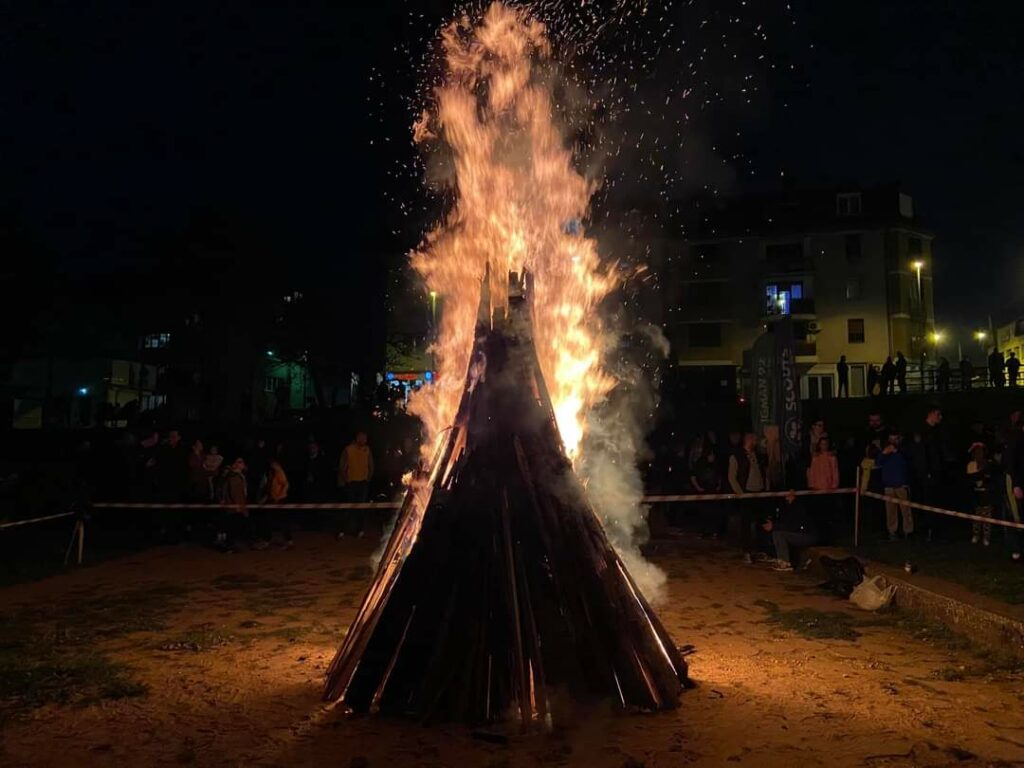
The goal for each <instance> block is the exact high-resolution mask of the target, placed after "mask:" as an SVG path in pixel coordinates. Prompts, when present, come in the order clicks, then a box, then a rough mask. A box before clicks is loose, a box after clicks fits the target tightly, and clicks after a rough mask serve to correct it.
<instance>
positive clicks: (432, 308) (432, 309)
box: [430, 291, 437, 326]
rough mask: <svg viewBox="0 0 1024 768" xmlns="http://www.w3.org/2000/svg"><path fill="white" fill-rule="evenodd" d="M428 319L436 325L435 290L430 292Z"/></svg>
mask: <svg viewBox="0 0 1024 768" xmlns="http://www.w3.org/2000/svg"><path fill="white" fill-rule="evenodd" d="M430 320H431V322H432V323H433V324H434V325H435V326H436V325H437V291H431V292H430Z"/></svg>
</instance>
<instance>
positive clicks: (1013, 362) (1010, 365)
mask: <svg viewBox="0 0 1024 768" xmlns="http://www.w3.org/2000/svg"><path fill="white" fill-rule="evenodd" d="M1006 372H1007V373H1008V374H1009V377H1010V386H1011V387H1016V386H1017V379H1018V377H1019V376H1020V360H1019V359H1018V358H1017V353H1016V352H1011V353H1010V357H1009V359H1007V361H1006Z"/></svg>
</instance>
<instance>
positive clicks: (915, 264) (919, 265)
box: [910, 259, 924, 304]
mask: <svg viewBox="0 0 1024 768" xmlns="http://www.w3.org/2000/svg"><path fill="white" fill-rule="evenodd" d="M910 266H912V267H913V268H914V271H915V272H917V298H918V301H920V302H921V303H922V304H924V296H923V295H922V293H921V270H922V269H924V261H922V260H921V259H918V260H917V261H914V262H911V264H910Z"/></svg>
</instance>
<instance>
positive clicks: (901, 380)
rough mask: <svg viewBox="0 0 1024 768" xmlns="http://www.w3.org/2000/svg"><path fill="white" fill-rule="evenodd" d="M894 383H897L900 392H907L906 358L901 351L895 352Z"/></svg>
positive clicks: (902, 393) (903, 393)
mask: <svg viewBox="0 0 1024 768" xmlns="http://www.w3.org/2000/svg"><path fill="white" fill-rule="evenodd" d="M896 383H897V384H899V387H900V394H901V395H905V394H907V358H905V357H904V356H903V353H902V352H897V353H896Z"/></svg>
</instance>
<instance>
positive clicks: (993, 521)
mask: <svg viewBox="0 0 1024 768" xmlns="http://www.w3.org/2000/svg"><path fill="white" fill-rule="evenodd" d="M860 495H861V496H864V497H867V498H870V499H878V500H879V501H891V502H893V503H894V504H900V505H901V506H904V507H910V508H911V509H920V510H922V511H924V512H934V513H935V514H937V515H946V516H947V517H959V518H960V519H962V520H973V521H974V522H976V523H985V524H987V525H1001V526H1003V527H1004V528H1016V529H1017V530H1021V531H1024V523H1017V522H1014V521H1012V520H1000V519H999V518H997V517H982V516H981V515H970V514H967V513H966V512H954V511H953V510H951V509H943V508H942V507H933V506H931V505H930V504H921V503H919V502H916V501H910V500H909V499H901V498H900V497H899V496H886V495H885V494H884V493H875V492H874V491H861V492H860Z"/></svg>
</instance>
